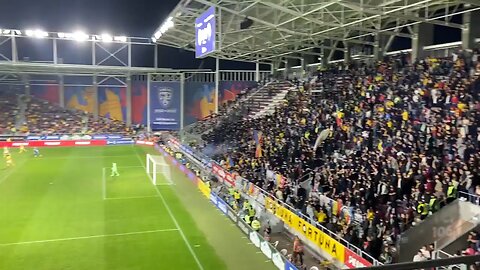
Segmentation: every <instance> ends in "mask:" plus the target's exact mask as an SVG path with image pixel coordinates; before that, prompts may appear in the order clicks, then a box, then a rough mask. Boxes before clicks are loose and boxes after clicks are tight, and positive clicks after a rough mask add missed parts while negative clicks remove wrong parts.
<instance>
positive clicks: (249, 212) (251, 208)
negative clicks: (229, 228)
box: [248, 205, 255, 217]
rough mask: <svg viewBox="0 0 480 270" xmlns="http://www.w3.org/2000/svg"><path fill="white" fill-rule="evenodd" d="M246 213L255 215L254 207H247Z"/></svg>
mask: <svg viewBox="0 0 480 270" xmlns="http://www.w3.org/2000/svg"><path fill="white" fill-rule="evenodd" d="M248 215H249V216H251V217H253V216H255V209H253V206H252V205H250V207H249V208H248Z"/></svg>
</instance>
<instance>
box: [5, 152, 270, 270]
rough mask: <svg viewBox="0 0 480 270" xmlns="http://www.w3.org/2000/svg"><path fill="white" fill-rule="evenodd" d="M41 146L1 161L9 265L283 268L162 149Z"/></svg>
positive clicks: (16, 266) (77, 267) (37, 266)
mask: <svg viewBox="0 0 480 270" xmlns="http://www.w3.org/2000/svg"><path fill="white" fill-rule="evenodd" d="M40 151H41V153H42V157H40V158H34V157H33V154H32V151H31V149H28V152H26V153H22V154H19V153H18V149H11V152H12V155H13V159H14V161H15V166H14V167H13V168H4V164H1V165H0V207H1V209H2V210H1V211H0V222H1V228H2V229H1V230H0V269H9V270H11V269H39V270H43V269H45V270H46V269H48V270H51V269H200V270H209V269H239V270H240V269H267V270H268V269H275V267H274V265H273V264H272V263H271V262H270V261H266V258H265V257H264V256H263V255H262V254H258V253H259V252H258V250H257V249H256V248H255V247H254V246H253V245H251V242H250V241H249V240H248V239H246V237H244V235H243V234H242V233H241V232H240V231H239V229H238V228H237V227H236V226H235V224H233V223H231V222H230V220H229V219H228V218H227V217H225V216H224V215H222V214H221V213H220V212H219V211H218V210H217V209H216V208H215V207H214V206H213V205H212V204H210V202H209V201H208V200H207V199H205V197H204V196H203V195H202V194H201V193H200V191H198V189H197V188H196V187H195V186H194V185H192V183H191V182H190V180H189V179H187V178H186V177H185V176H184V175H183V174H182V173H181V172H180V171H178V169H177V168H174V167H170V166H168V165H167V163H165V162H164V161H162V157H161V156H159V155H160V154H159V153H158V152H156V151H155V150H154V149H153V148H151V147H144V146H115V147H90V146H88V147H64V148H63V147H58V148H42V149H40ZM147 154H150V156H147ZM146 157H150V158H151V159H148V158H146ZM148 160H150V161H152V164H157V165H155V166H153V165H152V164H150V165H147V164H149V163H148ZM154 161H156V162H154ZM113 162H115V163H117V165H118V171H119V174H120V176H116V177H115V176H114V177H111V176H110V167H111V165H112V163H113ZM158 164H159V165H158ZM147 166H149V169H151V170H150V173H148V172H149V171H148V170H147ZM153 181H155V183H156V185H154V184H153V183H152V182H153Z"/></svg>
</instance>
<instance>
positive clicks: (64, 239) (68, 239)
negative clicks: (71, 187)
mask: <svg viewBox="0 0 480 270" xmlns="http://www.w3.org/2000/svg"><path fill="white" fill-rule="evenodd" d="M175 231H178V229H177V228H175V229H165V230H152V231H141V232H128V233H115V234H100V235H89V236H80V237H69V238H58V239H48V240H37V241H26V242H16V243H6V244H0V247H5V246H15V245H30V244H42V243H50V242H62V241H73V240H82V239H92V238H103V237H115V236H127V235H139V234H148V233H159V232H175Z"/></svg>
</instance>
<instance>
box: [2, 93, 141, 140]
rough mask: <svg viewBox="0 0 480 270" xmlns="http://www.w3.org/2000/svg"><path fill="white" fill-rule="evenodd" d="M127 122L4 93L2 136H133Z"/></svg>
mask: <svg viewBox="0 0 480 270" xmlns="http://www.w3.org/2000/svg"><path fill="white" fill-rule="evenodd" d="M131 131H132V130H131V129H130V128H128V127H127V126H126V124H125V123H124V122H123V121H118V120H113V119H109V118H105V117H98V118H97V119H95V117H94V116H93V114H91V113H86V112H80V111H77V110H70V109H65V108H62V107H60V106H59V105H57V104H53V103H50V102H48V101H44V100H40V99H36V98H33V97H26V96H25V95H17V94H16V93H12V92H9V91H0V134H94V133H97V134H98V133H130V132H131Z"/></svg>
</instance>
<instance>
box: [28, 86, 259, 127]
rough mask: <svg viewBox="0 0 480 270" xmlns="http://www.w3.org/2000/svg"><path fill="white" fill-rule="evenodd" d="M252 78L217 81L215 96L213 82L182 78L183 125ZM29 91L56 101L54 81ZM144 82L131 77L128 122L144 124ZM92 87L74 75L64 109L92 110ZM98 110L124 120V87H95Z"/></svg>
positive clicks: (230, 96)
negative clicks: (217, 94) (217, 87)
mask: <svg viewBox="0 0 480 270" xmlns="http://www.w3.org/2000/svg"><path fill="white" fill-rule="evenodd" d="M256 86H257V83H256V82H254V81H221V82H220V83H219V91H218V92H219V96H218V97H216V96H215V83H214V82H197V81H186V82H185V84H184V102H183V108H184V114H183V115H184V117H183V123H184V126H187V125H190V124H193V123H195V122H197V121H199V120H202V119H204V118H206V117H207V116H209V115H211V114H212V113H214V112H215V99H217V98H218V104H219V105H221V104H225V103H227V102H229V101H233V100H235V99H236V97H237V95H239V94H240V93H242V92H243V91H245V89H248V88H255V87H256ZM30 88H31V90H30V92H31V94H32V95H33V96H34V97H36V98H40V99H44V100H47V101H49V102H52V103H54V104H61V102H60V96H61V95H60V94H59V92H60V89H61V87H60V85H59V83H58V81H52V82H51V83H45V84H32V85H31V87H30ZM147 89H148V84H147V81H146V80H141V79H138V80H132V97H131V104H132V123H133V124H147V102H148V97H147V93H148V90H147ZM94 93H95V90H94V87H93V86H92V85H91V80H90V79H89V78H81V79H78V78H74V79H72V80H71V81H68V82H66V83H65V85H64V95H63V97H64V98H63V99H64V100H63V103H64V104H65V107H66V108H68V109H74V110H81V111H84V112H89V113H94V112H95V111H96V110H95V94H94ZM97 100H98V113H99V115H100V116H104V117H110V118H113V119H116V120H121V121H126V120H127V97H126V88H125V87H123V86H114V85H112V86H102V85H99V86H98V96H97Z"/></svg>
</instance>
